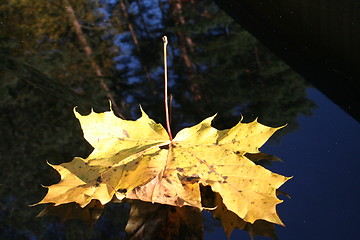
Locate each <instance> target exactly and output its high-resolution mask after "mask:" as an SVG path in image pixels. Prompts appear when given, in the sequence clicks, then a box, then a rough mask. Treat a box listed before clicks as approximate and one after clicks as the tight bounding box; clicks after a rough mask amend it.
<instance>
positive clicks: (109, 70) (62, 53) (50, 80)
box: [0, 0, 121, 239]
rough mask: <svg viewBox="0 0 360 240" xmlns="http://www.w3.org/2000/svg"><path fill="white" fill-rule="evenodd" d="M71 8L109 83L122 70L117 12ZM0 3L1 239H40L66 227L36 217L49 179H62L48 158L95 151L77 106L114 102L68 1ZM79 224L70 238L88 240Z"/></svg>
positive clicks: (77, 4) (78, 5)
mask: <svg viewBox="0 0 360 240" xmlns="http://www.w3.org/2000/svg"><path fill="white" fill-rule="evenodd" d="M59 4H60V2H59ZM71 6H72V7H73V10H74V11H75V12H76V13H77V18H78V21H79V23H80V24H81V27H82V30H83V35H84V37H85V38H86V39H87V41H88V44H89V46H91V47H92V50H93V51H92V55H91V57H92V59H94V61H95V62H96V63H97V64H98V65H99V67H100V68H101V70H102V74H103V77H104V80H105V81H106V84H109V83H110V81H109V79H113V78H111V76H112V75H114V71H116V70H115V69H114V65H113V62H112V58H113V57H114V56H115V55H114V54H116V49H117V47H116V46H114V43H113V41H114V37H115V36H116V34H117V32H118V30H117V29H113V28H112V26H111V24H110V23H111V21H112V19H111V18H110V19H109V20H108V23H104V18H105V16H103V15H102V14H100V12H99V11H97V10H96V9H95V7H99V6H96V5H95V3H94V5H92V4H90V3H89V2H88V1H85V0H82V1H71ZM0 8H1V11H0V18H1V21H2V24H1V25H0V32H1V35H0V44H1V49H0V51H1V61H0V77H1V81H0V92H1V99H0V113H1V116H2V117H1V118H0V124H1V130H0V132H1V136H2V137H1V139H0V168H1V169H2V170H1V182H0V183H1V185H0V196H1V198H0V211H1V217H0V226H1V227H0V238H1V239H14V238H15V239H29V238H31V237H32V236H34V237H37V238H40V237H41V235H43V234H44V232H46V231H47V232H48V233H49V232H51V231H55V230H56V229H58V227H56V226H61V224H60V225H59V223H57V224H56V223H55V224H52V223H46V222H45V220H46V219H40V220H34V217H35V216H36V215H37V213H38V212H39V210H40V209H41V207H33V208H29V206H28V205H29V204H33V203H35V202H37V201H38V200H39V198H41V196H43V195H44V194H45V192H46V190H45V189H44V188H42V187H41V184H44V185H49V184H51V183H54V182H56V181H58V179H57V176H56V175H55V174H53V175H51V168H50V167H49V166H47V165H46V161H48V162H50V163H59V162H62V161H69V160H71V159H72V157H73V155H76V153H77V154H80V155H85V154H86V153H88V152H89V151H90V148H89V146H88V145H87V144H86V142H85V141H84V140H83V139H81V131H80V128H79V125H78V123H77V122H76V120H75V119H74V117H73V114H72V112H71V109H72V107H74V106H75V105H79V106H90V105H95V104H88V103H86V102H87V101H88V100H89V99H92V100H89V101H93V102H95V103H98V105H100V106H104V105H105V106H107V107H108V102H107V100H106V98H107V97H106V96H105V95H106V93H105V92H104V91H103V90H102V88H101V86H100V85H99V78H98V77H99V76H98V75H96V71H95V69H94V66H93V64H91V62H90V61H89V58H88V56H87V55H86V52H85V51H83V47H82V46H81V43H80V42H79V41H78V38H77V35H76V33H75V31H74V29H73V25H72V23H71V22H70V21H69V18H68V15H67V12H66V9H65V8H64V6H63V5H57V4H56V3H55V4H54V3H53V2H52V1H50V2H49V1H43V0H40V1H27V0H24V1H2V2H1V4H0ZM25 62H27V63H25ZM4 69H5V70H10V72H8V71H3V70H4ZM11 72H12V73H15V74H11ZM29 83H30V84H29ZM117 101H119V99H117ZM119 102H121V101H119ZM100 108H102V107H95V109H97V110H100ZM88 109H89V108H87V111H88ZM83 110H84V109H83ZM71 119H72V120H71ZM72 224H73V225H72V226H71V227H70V228H69V229H71V230H70V233H69V235H70V236H75V235H76V234H75V232H78V233H77V234H78V236H79V235H80V236H79V239H84V238H85V236H86V235H89V233H91V231H90V232H89V230H87V226H86V225H84V226H83V225H77V224H76V223H72ZM70 225H71V224H70ZM46 229H48V230H46ZM58 230H59V229H58ZM68 232H69V231H68ZM79 232H80V233H79ZM81 232H82V233H83V236H81ZM48 233H47V234H48ZM47 234H45V235H43V237H44V239H46V235H47ZM49 234H50V233H49ZM58 236H60V235H59V234H58ZM90 237H91V236H89V238H90ZM49 239H50V238H49ZM52 239H55V238H52ZM68 239H70V238H68Z"/></svg>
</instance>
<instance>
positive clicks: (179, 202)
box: [176, 197, 185, 206]
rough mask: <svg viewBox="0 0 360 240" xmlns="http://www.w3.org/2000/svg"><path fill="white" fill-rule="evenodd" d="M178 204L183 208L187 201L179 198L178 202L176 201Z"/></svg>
mask: <svg viewBox="0 0 360 240" xmlns="http://www.w3.org/2000/svg"><path fill="white" fill-rule="evenodd" d="M176 203H177V204H178V205H179V206H183V205H184V203H185V200H184V199H182V198H180V197H178V198H177V200H176Z"/></svg>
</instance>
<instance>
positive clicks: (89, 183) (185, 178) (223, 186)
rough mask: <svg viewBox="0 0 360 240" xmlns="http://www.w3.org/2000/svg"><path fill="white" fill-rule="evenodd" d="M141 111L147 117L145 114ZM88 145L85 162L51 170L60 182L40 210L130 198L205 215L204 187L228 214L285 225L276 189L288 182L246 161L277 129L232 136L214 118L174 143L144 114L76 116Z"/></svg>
mask: <svg viewBox="0 0 360 240" xmlns="http://www.w3.org/2000/svg"><path fill="white" fill-rule="evenodd" d="M141 111H142V110H141ZM74 113H75V116H76V117H77V118H78V119H79V121H80V124H81V127H82V129H83V132H84V137H85V139H86V140H87V141H88V142H89V143H90V144H91V145H92V146H93V147H94V150H93V152H92V153H91V154H90V155H89V157H87V158H86V159H82V158H79V157H76V158H74V160H73V161H72V162H70V163H63V164H60V165H55V166H54V165H51V166H52V167H53V168H54V169H55V170H57V171H58V172H59V173H60V175H61V180H60V182H59V183H57V184H54V185H52V186H50V187H48V188H49V191H48V193H47V195H46V196H45V197H44V199H43V200H42V201H41V202H39V203H54V205H55V206H56V205H60V204H65V203H69V202H76V203H78V204H80V206H81V207H85V206H86V205H87V204H89V203H90V202H91V200H93V199H97V200H99V201H100V202H101V204H106V203H107V202H109V201H111V199H112V198H113V196H114V195H115V196H116V197H117V198H118V199H120V200H121V199H123V198H130V199H140V200H143V201H148V202H153V203H161V204H169V205H174V206H183V205H189V206H193V207H197V208H199V209H202V205H201V196H200V184H202V185H204V186H207V185H208V186H210V187H211V188H212V190H213V191H214V192H218V193H219V194H220V195H221V196H222V198H223V203H224V205H225V206H226V207H227V209H229V210H230V211H232V212H234V213H235V214H237V215H238V216H239V217H240V218H242V219H243V220H244V221H246V222H250V223H254V222H255V221H256V220H258V219H263V220H266V221H269V222H272V223H276V224H282V222H281V220H280V218H279V217H278V215H277V213H276V209H275V208H276V205H277V204H278V203H280V202H282V201H281V200H279V199H278V198H277V197H276V189H278V188H279V187H280V186H281V185H282V184H283V183H284V182H286V181H287V180H288V179H289V178H288V177H284V176H281V175H278V174H276V173H272V172H271V171H269V170H267V169H265V168H263V167H262V166H259V165H256V164H254V163H253V162H252V161H251V160H249V159H248V158H247V157H246V156H245V154H247V153H259V148H260V147H261V146H262V145H263V144H264V143H265V142H266V141H267V140H268V138H269V137H270V136H271V135H272V134H273V133H274V132H275V131H276V130H278V129H279V128H271V127H268V126H265V125H262V124H260V123H258V122H257V121H256V120H255V121H253V122H251V123H241V121H240V122H239V123H238V124H237V125H236V126H234V127H233V128H231V129H227V130H217V129H215V128H213V127H212V126H211V122H212V120H213V119H214V117H215V116H213V117H210V118H207V119H205V120H204V121H202V122H201V123H199V124H197V125H195V126H193V127H190V128H185V129H183V130H181V131H180V132H179V133H178V134H177V135H176V136H175V138H174V139H173V140H170V139H169V135H168V133H167V132H166V130H165V129H164V128H163V127H162V126H161V125H160V124H157V123H155V122H154V121H153V120H151V119H150V118H149V117H148V116H147V115H146V114H145V112H144V111H142V117H141V118H139V119H138V120H136V121H129V120H122V119H120V118H118V117H116V116H115V115H114V113H113V112H112V110H110V111H107V112H103V113H95V112H91V113H90V114H89V115H86V116H82V115H81V114H79V113H78V112H76V110H74Z"/></svg>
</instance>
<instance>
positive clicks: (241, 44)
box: [0, 0, 315, 239]
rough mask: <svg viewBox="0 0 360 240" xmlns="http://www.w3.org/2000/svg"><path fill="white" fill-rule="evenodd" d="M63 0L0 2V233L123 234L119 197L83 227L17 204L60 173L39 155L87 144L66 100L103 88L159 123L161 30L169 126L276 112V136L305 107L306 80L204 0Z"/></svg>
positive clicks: (53, 159) (78, 150)
mask: <svg viewBox="0 0 360 240" xmlns="http://www.w3.org/2000/svg"><path fill="white" fill-rule="evenodd" d="M66 2H67V1H65V3H66ZM66 4H67V6H66V7H67V8H65V6H63V5H62V4H61V3H60V4H59V5H56V4H50V3H49V2H48V1H44V0H40V1H35V2H34V1H28V0H24V1H19V2H10V1H8V2H3V3H1V4H0V8H1V12H0V21H1V26H0V32H1V35H0V44H1V59H0V78H1V81H0V92H1V99H0V111H1V119H0V126H1V127H0V128H1V136H2V137H1V140H0V164H1V166H0V168H1V169H2V170H1V185H0V194H1V198H0V204H1V205H0V213H1V214H0V223H1V224H0V225H1V227H0V232H1V233H0V234H1V235H0V238H4V239H121V238H123V237H124V231H123V230H124V228H125V225H126V218H127V216H128V213H129V207H128V206H127V205H125V206H122V205H121V204H110V205H109V206H107V207H105V209H104V213H103V216H101V217H100V219H99V221H98V222H97V223H95V224H94V225H93V227H92V230H91V231H89V230H88V226H87V224H86V223H82V222H81V221H79V220H70V221H67V222H65V223H62V222H61V221H59V219H58V218H53V217H44V218H40V219H38V218H37V219H34V217H35V216H36V215H37V214H38V213H39V212H40V211H41V209H42V208H43V207H41V206H36V207H31V208H30V207H28V205H29V204H33V203H35V202H38V201H39V200H40V199H41V198H42V197H43V196H44V195H45V193H46V189H44V188H42V187H41V184H43V185H46V186H48V185H51V184H53V183H56V182H58V181H59V177H58V175H57V174H56V173H55V172H54V171H53V170H52V169H51V168H50V167H49V166H48V165H47V164H46V161H48V162H50V163H52V164H59V163H62V162H68V161H70V160H71V159H72V158H73V157H75V156H81V157H86V156H87V155H88V154H89V153H90V152H91V147H90V146H89V144H88V143H86V141H85V140H84V139H83V137H82V132H81V129H80V126H79V123H78V121H77V120H76V119H75V117H74V116H73V112H72V108H73V107H74V106H80V107H81V110H82V111H83V112H88V111H89V110H90V108H91V107H93V108H95V111H103V110H104V109H107V108H108V100H107V99H108V98H109V96H110V97H112V98H113V99H114V100H115V101H116V102H117V105H118V106H119V109H120V110H119V113H120V114H121V115H123V116H125V117H126V118H127V119H135V118H137V117H138V116H139V114H140V111H139V104H141V106H142V107H143V109H145V111H146V112H147V113H148V114H149V116H150V117H151V118H153V119H154V120H156V121H157V122H160V123H163V122H164V111H163V103H162V98H163V97H162V90H163V80H162V79H163V77H162V74H163V70H162V56H161V48H162V41H161V36H163V35H165V34H166V35H167V36H168V38H169V42H170V44H169V55H170V56H169V77H170V79H171V80H170V83H169V88H170V92H171V93H172V95H173V99H174V101H173V109H172V112H173V113H172V119H173V123H172V124H173V129H174V130H175V131H179V130H180V129H181V128H183V127H187V126H190V125H192V124H195V123H198V122H200V121H201V120H202V119H204V118H206V117H209V116H211V115H213V114H214V113H218V116H217V118H216V120H215V122H214V125H215V126H216V127H217V128H220V129H223V128H229V127H231V126H233V125H234V124H235V123H236V122H238V121H239V119H240V114H241V115H243V117H244V121H245V122H247V121H251V120H254V119H255V118H256V117H259V121H260V122H261V123H264V124H267V125H271V126H280V125H283V124H286V123H287V124H288V127H287V128H285V129H284V130H282V131H281V133H280V134H278V135H276V137H275V139H277V141H280V139H281V137H282V136H283V135H285V134H287V133H288V132H291V131H293V130H295V129H296V128H297V127H298V124H297V117H298V116H300V115H302V114H305V115H310V114H311V111H312V109H313V108H314V107H315V105H314V104H313V103H312V102H311V101H310V100H308V99H307V98H306V88H307V85H306V83H305V81H304V80H303V79H302V78H301V77H299V76H298V75H297V74H296V73H295V72H293V71H292V70H291V69H290V68H289V67H288V66H287V65H285V64H284V63H283V62H281V61H280V60H279V59H277V58H276V57H275V56H274V55H273V54H271V53H270V52H269V51H268V50H267V49H266V48H264V47H263V46H262V45H261V44H260V43H259V42H258V41H256V39H254V38H253V37H252V36H251V35H250V34H249V33H248V32H246V31H245V30H244V29H243V28H242V27H240V26H239V25H237V24H236V23H234V21H233V20H232V19H231V18H229V17H228V16H227V15H226V14H225V13H224V12H222V11H221V10H219V8H218V7H217V6H216V5H215V4H214V3H213V2H212V1H197V2H195V1H194V2H193V1H189V2H178V3H175V2H173V1H169V2H168V1H141V0H140V1H129V2H127V3H126V4H125V5H123V4H124V2H123V1H111V2H110V1H109V2H106V1H99V2H98V1H86V0H81V1H72V2H71V4H70V3H66ZM69 6H71V7H72V9H73V10H74V11H75V13H76V19H75V20H74V18H71V16H70V13H69V11H66V9H69V8H68V7H69ZM35 13H36V14H35ZM170 13H171V14H170ZM72 17H74V16H72ZM77 24H81V29H82V31H81V32H79V31H77V30H76V27H77V26H78V25H77ZM84 39H86V42H85V43H87V44H84ZM89 48H90V49H91V52H90V53H89ZM94 64H95V65H94ZM99 69H100V70H101V71H99ZM81 214H83V213H81ZM88 214H89V213H88ZM91 216H93V215H91ZM205 228H206V226H205Z"/></svg>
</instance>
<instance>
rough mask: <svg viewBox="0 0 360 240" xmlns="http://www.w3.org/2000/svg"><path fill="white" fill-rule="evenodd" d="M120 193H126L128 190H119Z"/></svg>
mask: <svg viewBox="0 0 360 240" xmlns="http://www.w3.org/2000/svg"><path fill="white" fill-rule="evenodd" d="M117 192H118V193H126V192H127V190H126V189H125V188H120V189H119V190H117Z"/></svg>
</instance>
